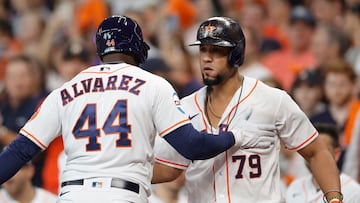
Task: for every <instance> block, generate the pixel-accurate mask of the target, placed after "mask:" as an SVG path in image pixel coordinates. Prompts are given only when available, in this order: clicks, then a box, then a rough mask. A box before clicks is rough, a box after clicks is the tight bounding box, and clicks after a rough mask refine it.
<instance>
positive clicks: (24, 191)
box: [0, 163, 56, 203]
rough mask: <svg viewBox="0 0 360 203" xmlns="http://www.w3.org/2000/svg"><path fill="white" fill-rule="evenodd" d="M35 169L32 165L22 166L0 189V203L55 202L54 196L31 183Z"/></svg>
mask: <svg viewBox="0 0 360 203" xmlns="http://www.w3.org/2000/svg"><path fill="white" fill-rule="evenodd" d="M34 173H35V168H34V166H33V165H32V163H28V164H26V165H25V166H23V167H22V168H21V169H20V170H19V171H18V172H17V173H16V174H15V175H14V176H13V177H12V178H11V179H10V180H8V181H7V182H5V183H4V184H3V185H2V186H3V189H0V202H4V203H5V202H10V203H16V202H19V203H47V202H48V203H50V202H56V195H54V194H51V193H50V192H48V191H46V190H44V189H42V188H40V187H35V186H34V185H32V183H31V179H32V177H33V176H34Z"/></svg>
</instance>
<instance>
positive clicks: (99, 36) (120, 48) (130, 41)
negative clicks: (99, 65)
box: [96, 16, 150, 63]
mask: <svg viewBox="0 0 360 203" xmlns="http://www.w3.org/2000/svg"><path fill="white" fill-rule="evenodd" d="M149 49H150V48H149V46H148V45H147V44H146V43H145V42H144V40H143V36H142V31H141V28H140V27H139V25H138V24H137V23H136V22H135V21H134V20H132V19H131V18H129V17H126V16H111V17H108V18H106V19H105V20H104V21H103V22H102V23H101V24H100V25H99V27H98V30H97V33H96V52H97V54H98V56H99V57H100V58H102V57H103V56H104V55H107V54H110V53H125V54H129V55H132V56H133V57H134V58H135V59H136V61H137V62H138V63H143V62H144V61H145V60H146V59H147V56H148V50H149Z"/></svg>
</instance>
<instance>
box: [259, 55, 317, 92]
mask: <svg viewBox="0 0 360 203" xmlns="http://www.w3.org/2000/svg"><path fill="white" fill-rule="evenodd" d="M263 64H264V65H265V66H266V67H268V68H269V70H270V71H271V73H272V75H273V76H274V77H275V79H277V80H278V81H279V82H280V84H281V86H282V87H283V89H284V90H286V91H288V92H289V91H290V90H291V86H292V85H293V82H294V80H295V77H296V75H297V74H298V73H299V72H301V71H302V70H304V69H306V68H314V67H315V64H316V63H315V56H314V55H313V54H312V53H311V52H305V53H303V54H300V55H294V54H293V53H292V52H291V51H290V50H281V51H275V52H272V53H269V55H267V56H266V57H264V59H263Z"/></svg>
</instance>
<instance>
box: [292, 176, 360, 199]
mask: <svg viewBox="0 0 360 203" xmlns="http://www.w3.org/2000/svg"><path fill="white" fill-rule="evenodd" d="M340 182H341V192H342V193H343V195H344V200H343V202H346V203H359V202H360V185H359V184H358V183H357V182H355V181H354V180H353V179H352V178H350V177H349V176H347V175H345V174H343V173H342V174H340ZM322 197H323V193H322V191H321V190H318V189H316V188H315V186H314V184H313V183H312V176H306V177H304V178H300V179H297V180H295V181H294V182H292V183H291V184H290V186H289V187H288V189H287V191H286V202H291V203H323V202H324V201H323V199H322Z"/></svg>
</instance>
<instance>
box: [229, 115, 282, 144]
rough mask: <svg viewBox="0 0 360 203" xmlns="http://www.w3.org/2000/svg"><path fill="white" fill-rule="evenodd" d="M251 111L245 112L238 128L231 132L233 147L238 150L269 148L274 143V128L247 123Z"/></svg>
mask: <svg viewBox="0 0 360 203" xmlns="http://www.w3.org/2000/svg"><path fill="white" fill-rule="evenodd" d="M251 113H252V110H251V109H249V110H247V111H245V112H244V113H243V114H242V116H241V118H240V123H239V128H236V129H233V130H231V132H232V133H233V134H234V137H235V146H238V147H240V148H243V149H246V148H263V149H265V148H269V147H270V146H271V145H272V144H274V142H275V135H276V134H275V132H276V131H275V130H276V129H275V126H273V125H270V124H258V123H252V122H249V121H248V120H249V118H250V116H251Z"/></svg>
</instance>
